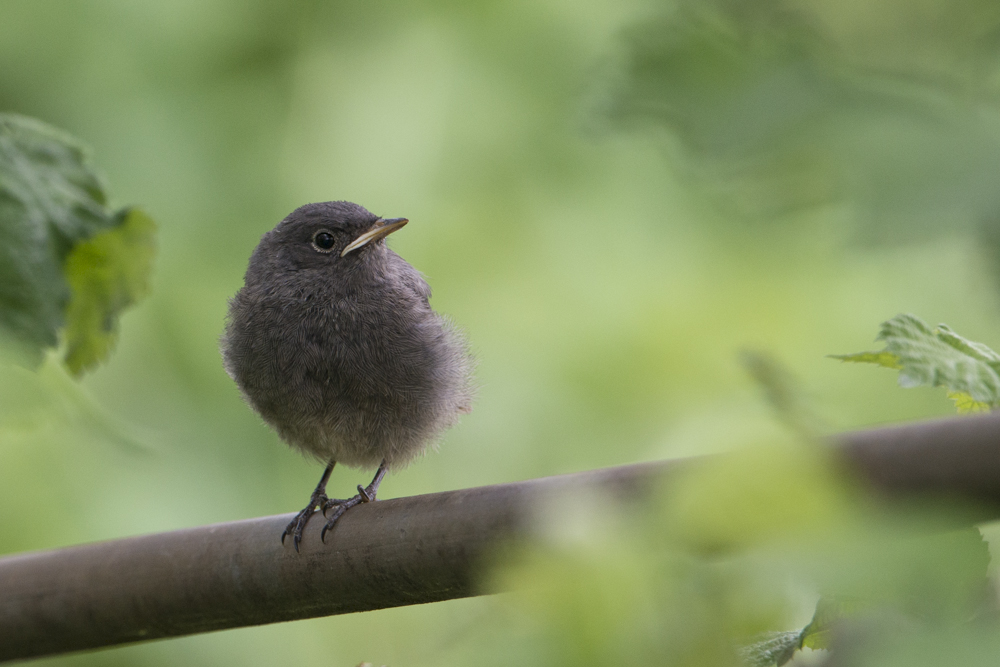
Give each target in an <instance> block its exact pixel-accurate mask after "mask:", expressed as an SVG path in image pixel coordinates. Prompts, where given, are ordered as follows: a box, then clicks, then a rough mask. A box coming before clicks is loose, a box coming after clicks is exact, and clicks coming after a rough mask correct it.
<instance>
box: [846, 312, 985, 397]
mask: <svg viewBox="0 0 1000 667" xmlns="http://www.w3.org/2000/svg"><path fill="white" fill-rule="evenodd" d="M876 340H882V341H885V349H884V350H882V351H879V352H861V353H858V354H851V355H840V356H834V358H835V359H841V360H843V361H855V362H866V363H874V364H878V365H880V366H886V367H888V368H897V369H899V384H900V386H901V387H918V386H921V385H930V386H934V387H937V386H943V387H945V388H946V389H948V391H949V397H951V398H953V399H954V400H955V402H956V406H957V407H958V408H959V411H964V412H970V411H976V410H981V409H984V408H986V407H988V408H995V407H997V406H998V405H1000V355H998V354H997V353H996V352H994V351H993V350H991V349H990V348H989V347H987V346H985V345H983V344H982V343H976V342H974V341H970V340H968V339H966V338H963V337H962V336H959V335H958V334H956V333H955V332H954V331H952V330H951V329H950V328H948V327H947V326H946V325H944V324H939V325H938V326H937V328H934V329H932V328H931V327H930V326H928V325H927V323H926V322H924V321H923V320H921V319H920V318H918V317H916V316H914V315H908V314H902V315H897V316H896V317H894V318H892V319H891V320H888V321H886V322H883V323H882V327H881V330H880V331H879V334H878V337H877V338H876ZM963 394H964V395H966V396H968V397H969V398H968V400H966V399H964V398H962V397H961V396H960V395H963ZM953 395H954V396H953Z"/></svg>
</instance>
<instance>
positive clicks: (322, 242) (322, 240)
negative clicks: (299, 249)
mask: <svg viewBox="0 0 1000 667" xmlns="http://www.w3.org/2000/svg"><path fill="white" fill-rule="evenodd" d="M336 243H337V239H335V238H334V237H333V234H331V233H330V232H328V231H326V230H325V229H323V230H320V231H318V232H316V233H315V234H314V235H313V240H312V244H313V248H316V250H318V251H320V252H330V251H331V250H333V246H334V245H336Z"/></svg>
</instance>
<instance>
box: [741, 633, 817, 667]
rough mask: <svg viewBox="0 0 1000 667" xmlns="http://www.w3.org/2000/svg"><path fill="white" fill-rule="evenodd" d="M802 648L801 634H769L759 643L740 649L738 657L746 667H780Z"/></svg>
mask: <svg viewBox="0 0 1000 667" xmlns="http://www.w3.org/2000/svg"><path fill="white" fill-rule="evenodd" d="M801 647H802V633H801V632H800V631H796V632H769V633H767V634H766V635H764V636H763V637H762V638H761V639H760V640H759V641H756V642H754V643H753V644H750V645H749V646H744V647H743V648H741V649H740V657H741V658H742V659H743V663H744V664H745V665H747V667H771V665H777V667H781V665H784V664H785V663H787V662H788V661H789V660H791V659H792V656H793V655H795V652H796V651H797V650H799V649H800V648H801Z"/></svg>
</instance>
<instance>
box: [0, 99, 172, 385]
mask: <svg viewBox="0 0 1000 667" xmlns="http://www.w3.org/2000/svg"><path fill="white" fill-rule="evenodd" d="M152 230H153V226H152V223H151V221H150V220H149V219H148V218H146V217H145V216H142V214H139V213H131V212H128V211H121V212H117V213H115V212H113V211H111V210H110V209H109V208H108V207H107V197H106V195H105V192H104V187H103V184H102V183H101V180H100V178H99V176H98V175H97V173H96V172H95V170H94V169H93V167H92V166H91V164H90V161H89V158H88V156H87V153H86V151H85V149H84V148H83V147H82V146H81V145H80V143H79V142H77V141H76V140H75V139H74V138H73V137H71V136H69V135H68V134H66V133H64V132H62V131H60V130H58V129H56V128H53V127H51V126H49V125H46V124H45V123H42V122H40V121H37V120H34V119H31V118H25V117H23V116H16V115H11V114H0V338H2V339H3V340H4V341H7V342H10V343H13V344H15V345H16V346H17V347H18V348H19V350H21V351H22V352H23V353H25V354H26V355H27V356H28V358H29V359H30V360H31V361H32V362H34V363H36V364H37V363H38V362H40V361H41V358H42V354H43V352H44V350H45V349H46V348H52V347H55V346H56V345H57V344H58V342H59V332H60V330H61V329H62V328H63V326H67V325H68V331H67V337H68V341H67V342H68V343H69V345H70V349H69V351H68V357H67V363H68V364H69V367H70V368H71V370H72V371H73V372H74V373H79V372H81V371H82V370H84V369H85V368H88V367H90V366H92V365H93V364H94V363H96V362H97V361H99V360H100V359H102V358H103V357H104V356H106V354H107V352H108V350H109V349H110V345H111V343H112V342H113V338H114V336H113V332H114V330H115V326H116V325H115V320H116V318H117V315H118V313H119V312H120V311H121V309H122V308H124V307H126V306H127V305H129V304H130V303H132V302H134V301H135V299H136V298H138V297H139V296H141V295H142V293H143V292H144V291H145V285H146V276H147V274H148V272H149V265H150V258H151V255H152V243H151V237H152ZM102 233H108V234H110V236H107V237H104V239H103V240H96V239H95V237H98V235H101V234H102ZM91 239H95V240H94V244H93V245H89V246H84V247H81V244H83V243H85V242H87V241H88V240H91ZM133 253H135V256H134V257H131V256H130V255H131V254H133ZM68 260H70V261H68ZM67 274H69V275H67ZM71 303H72V305H70V304H71ZM68 308H69V309H70V312H69V313H68V314H67V309H68ZM67 317H68V319H67Z"/></svg>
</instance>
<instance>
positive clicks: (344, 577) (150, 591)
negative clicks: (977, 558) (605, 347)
mask: <svg viewBox="0 0 1000 667" xmlns="http://www.w3.org/2000/svg"><path fill="white" fill-rule="evenodd" d="M834 445H835V446H836V447H837V448H839V449H840V450H841V451H842V452H843V453H844V454H845V460H846V461H847V462H848V464H849V465H850V466H851V467H853V468H854V469H856V470H857V471H858V472H860V473H861V475H862V476H864V477H866V478H867V479H869V480H870V481H871V482H872V483H873V484H875V485H876V486H877V487H879V488H881V489H883V490H884V491H886V492H889V493H893V494H906V493H913V492H919V493H936V494H941V493H943V494H949V495H955V496H961V497H964V498H970V499H973V500H977V501H980V502H983V503H984V508H983V511H982V513H981V515H979V516H977V517H976V518H977V520H987V519H992V518H997V517H1000V413H996V414H989V415H984V416H977V417H965V418H960V419H948V420H941V421H933V422H923V423H916V424H908V425H902V426H895V427H890V428H882V429H875V430H870V431H862V432H857V433H852V434H845V435H841V436H837V437H836V438H834ZM683 463H684V462H683V461H673V462H660V463H644V464H638V465H631V466H623V467H618V468H608V469H604V470H597V471H592V472H585V473H576V474H572V475H562V476H559V477H548V478H542V479H535V480H529V481H525V482H516V483H513V484H499V485H495V486H485V487H479V488H474V489H463V490H460V491H448V492H444V493H434V494H429V495H423V496H413V497H410V498H398V499H394V500H384V501H379V502H377V503H373V504H366V505H359V506H357V507H355V508H354V509H352V510H351V511H350V512H348V513H347V514H345V515H344V517H343V518H342V519H341V520H340V521H339V522H338V523H337V527H336V528H335V529H334V530H333V531H332V533H330V534H328V536H327V544H325V545H324V544H323V543H322V542H320V539H319V533H320V529H321V527H322V524H323V522H322V521H312V522H310V524H309V526H308V528H307V530H306V535H305V538H304V540H303V542H302V545H301V553H296V552H295V551H294V550H293V549H292V548H291V546H290V545H286V546H284V547H283V546H282V545H281V543H280V542H279V540H278V536H279V535H280V534H281V531H282V529H283V528H284V526H285V524H286V523H287V522H288V521H289V520H290V519H291V517H292V515H291V514H286V515H280V516H271V517H263V518H258V519H249V520H246V521H237V522H233V523H225V524H217V525H214V526H204V527H200V528H192V529H188V530H180V531H175V532H169V533H160V534H156V535H145V536H141V537H132V538H127V539H123V540H115V541H112V542H103V543H98V544H87V545H82V546H75V547H69V548H65V549H57V550H54V551H45V552H36V553H27V554H20V555H15V556H8V557H5V558H0V591H2V594H0V661H2V660H11V659H16V658H27V657H36V656H42V655H50V654H55V653H65V652H69V651H75V650H80V649H87V648H97V647H101V646H113V645H116V644H124V643H129V642H137V641H143V640H148V639H156V638H164V637H179V636H182V635H188V634H194V633H199V632H209V631H212V630H222V629H225V628H235V627H243V626H250V625H260V624H264V623H275V622H278V621H290V620H294V619H300V618H310V617H316V616H327V615H332V614H346V613H351V612H356V611H367V610H372V609H383V608H387V607H397V606H401V605H410V604H421V603H425V602H436V601H440V600H449V599H454V598H461V597H468V596H471V595H477V594H480V593H481V592H482V591H479V590H477V589H476V581H477V580H478V578H477V574H478V573H479V572H480V571H481V570H482V568H483V567H485V566H486V565H488V560H489V558H490V555H491V553H494V552H495V549H496V547H497V546H498V545H499V544H501V543H502V542H503V541H504V540H510V539H516V538H518V537H523V536H525V535H527V534H528V532H529V531H530V525H531V516H532V507H533V506H534V505H537V504H539V503H544V502H546V501H547V499H549V498H551V497H553V496H555V495H558V494H560V493H566V492H567V491H573V492H579V491H580V490H586V489H593V490H598V491H601V492H603V493H605V494H610V495H613V496H615V497H618V498H622V499H638V498H641V497H642V496H643V495H645V493H646V492H647V491H648V490H651V489H652V488H654V487H655V485H656V484H657V483H659V482H661V481H662V480H663V479H664V478H665V477H669V475H670V472H671V471H672V470H675V469H676V468H677V467H678V466H681V465H683ZM287 542H288V541H286V544H287Z"/></svg>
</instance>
